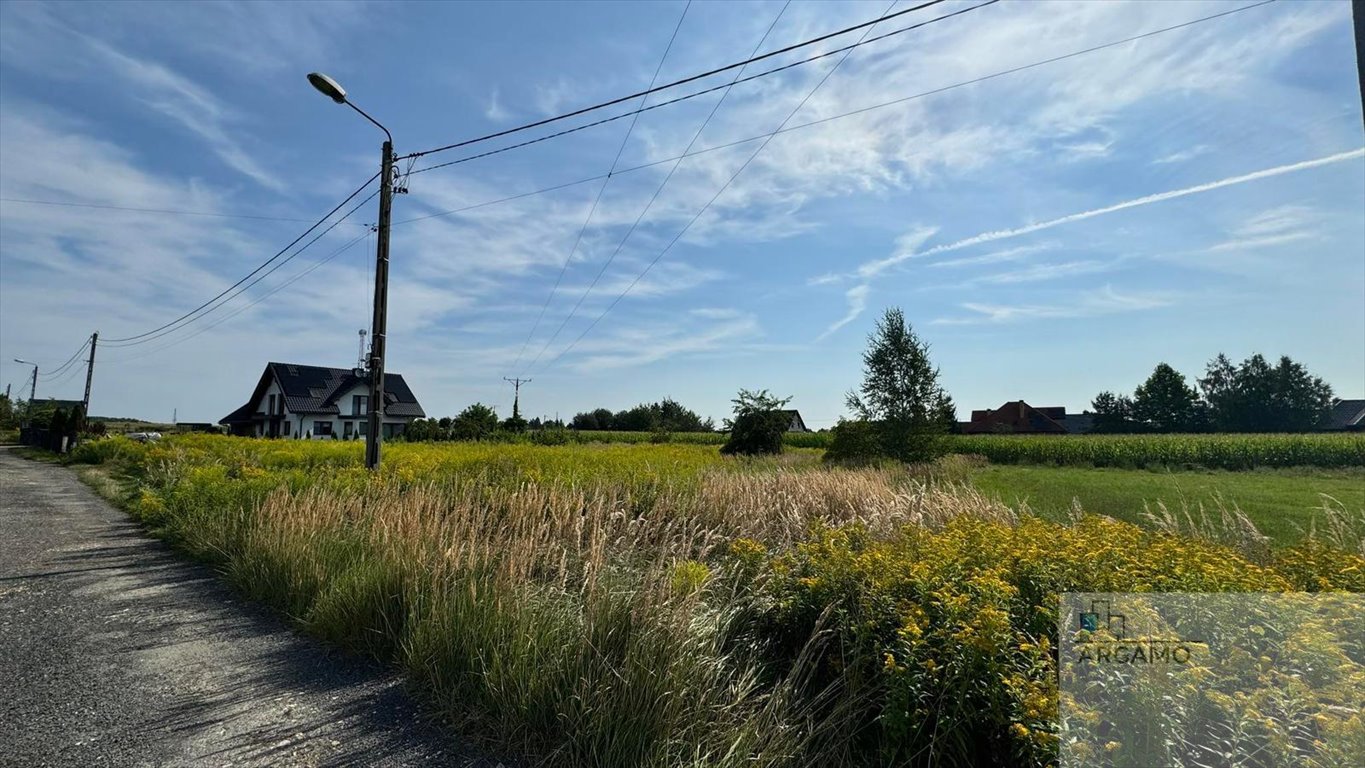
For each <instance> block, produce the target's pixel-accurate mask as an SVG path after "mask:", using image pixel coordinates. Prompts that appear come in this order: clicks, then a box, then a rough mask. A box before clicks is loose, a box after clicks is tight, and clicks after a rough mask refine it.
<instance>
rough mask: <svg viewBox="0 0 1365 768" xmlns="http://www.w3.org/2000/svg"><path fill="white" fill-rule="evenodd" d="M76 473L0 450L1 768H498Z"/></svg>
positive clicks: (367, 671) (371, 668) (386, 678)
mask: <svg viewBox="0 0 1365 768" xmlns="http://www.w3.org/2000/svg"><path fill="white" fill-rule="evenodd" d="M469 755H470V753H469V751H468V750H467V749H465V748H463V747H461V745H460V744H458V743H456V742H454V741H453V740H451V739H450V738H449V737H448V736H447V735H445V732H444V731H443V730H442V729H441V728H439V727H436V726H432V725H430V724H428V723H427V721H426V720H425V719H424V718H422V717H421V715H420V713H419V710H418V708H417V706H416V705H415V704H414V703H413V702H412V701H410V700H409V698H408V697H407V695H406V694H405V693H404V691H403V688H402V685H401V683H400V682H399V681H398V680H397V679H396V677H395V676H394V675H393V673H392V672H390V671H387V670H385V669H383V668H382V667H380V666H378V665H376V664H374V663H372V662H369V661H367V660H364V659H358V658H355V657H352V656H349V655H346V654H343V653H340V652H337V651H333V650H329V649H328V648H326V647H325V646H323V645H321V644H319V643H317V642H315V641H313V640H310V639H308V638H305V637H303V636H300V635H298V634H296V633H295V632H293V631H291V630H290V628H289V627H288V626H286V625H285V623H284V622H283V620H282V619H280V618H279V617H276V616H273V615H271V614H269V613H267V612H265V611H263V610H261V609H259V608H257V607H255V606H253V605H250V604H245V603H243V601H242V600H240V599H239V598H238V597H237V596H236V595H234V594H233V593H232V592H231V591H230V590H229V589H228V588H227V587H226V586H225V585H224V584H223V583H222V582H221V581H219V580H218V579H217V577H216V576H215V575H214V573H213V572H212V571H211V570H209V569H207V568H205V567H202V566H199V565H195V564H191V563H187V562H185V561H183V560H181V559H180V558H179V557H177V556H176V555H175V554H174V553H173V552H171V551H170V550H169V548H168V547H167V546H165V545H164V544H162V543H161V542H158V541H156V540H153V539H149V538H147V537H146V536H144V535H143V534H142V532H141V530H140V529H139V528H138V527H137V526H136V525H135V524H133V523H132V522H130V521H129V520H128V518H127V516H126V515H124V514H123V513H122V512H120V511H118V510H117V509H114V508H113V507H111V506H109V505H108V504H106V503H105V502H103V501H102V500H100V499H99V498H98V497H97V496H96V495H95V494H94V492H92V491H91V490H90V489H89V488H87V487H86V486H85V485H84V484H83V483H81V482H80V480H79V479H77V477H76V476H75V474H73V473H72V472H71V471H69V470H66V469H63V468H60V467H55V466H50V465H45V464H39V463H35V462H31V461H27V460H24V459H21V458H19V457H17V456H13V455H11V454H10V452H9V450H7V449H0V765H3V766H25V767H26V768H30V767H31V768H40V767H41V766H229V765H231V766H344V765H363V766H407V765H459V766H493V765H496V763H491V762H488V761H482V760H477V759H474V758H471V757H470V756H469Z"/></svg>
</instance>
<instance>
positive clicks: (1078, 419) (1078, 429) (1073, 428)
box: [1056, 413, 1095, 435]
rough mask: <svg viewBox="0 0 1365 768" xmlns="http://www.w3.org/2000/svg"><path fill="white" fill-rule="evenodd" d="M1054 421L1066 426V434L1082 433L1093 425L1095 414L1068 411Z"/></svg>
mask: <svg viewBox="0 0 1365 768" xmlns="http://www.w3.org/2000/svg"><path fill="white" fill-rule="evenodd" d="M1056 421H1057V423H1058V424H1061V425H1062V426H1064V427H1066V431H1067V434H1071V435H1083V434H1085V433H1086V432H1089V431H1090V430H1091V429H1093V428H1094V427H1095V414H1093V413H1068V414H1065V415H1064V417H1063V418H1060V419H1057V420H1056Z"/></svg>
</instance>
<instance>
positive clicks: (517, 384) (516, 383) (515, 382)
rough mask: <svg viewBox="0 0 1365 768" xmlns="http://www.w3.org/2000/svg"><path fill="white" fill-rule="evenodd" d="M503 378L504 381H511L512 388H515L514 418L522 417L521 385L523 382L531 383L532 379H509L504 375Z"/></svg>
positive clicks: (513, 398)
mask: <svg viewBox="0 0 1365 768" xmlns="http://www.w3.org/2000/svg"><path fill="white" fill-rule="evenodd" d="M502 380H503V381H506V382H508V383H510V384H511V385H512V389H513V393H512V418H514V419H516V418H520V417H521V385H522V384H530V383H531V380H530V379H509V378H507V377H506V376H503V377H502Z"/></svg>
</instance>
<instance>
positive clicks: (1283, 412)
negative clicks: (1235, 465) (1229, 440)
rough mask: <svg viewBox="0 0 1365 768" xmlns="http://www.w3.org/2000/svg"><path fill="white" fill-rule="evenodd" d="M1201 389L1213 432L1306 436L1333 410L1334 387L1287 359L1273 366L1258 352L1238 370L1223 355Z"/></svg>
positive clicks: (1211, 365)
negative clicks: (1295, 434) (1295, 433)
mask: <svg viewBox="0 0 1365 768" xmlns="http://www.w3.org/2000/svg"><path fill="white" fill-rule="evenodd" d="M1199 387H1200V389H1201V390H1202V391H1203V393H1204V399H1205V400H1206V401H1207V402H1208V405H1209V416H1210V419H1211V421H1212V423H1213V427H1214V429H1216V430H1218V431H1222V432H1304V431H1308V430H1311V429H1314V428H1316V427H1317V426H1318V425H1319V424H1321V423H1322V420H1323V419H1324V418H1326V416H1327V413H1328V412H1329V411H1330V410H1331V408H1332V388H1331V387H1330V386H1328V384H1327V383H1326V382H1324V381H1323V380H1322V379H1320V378H1318V377H1316V376H1313V375H1312V374H1311V373H1309V372H1308V370H1307V368H1305V367H1304V366H1303V365H1302V364H1300V363H1297V362H1295V361H1293V360H1291V359H1290V358H1289V357H1281V358H1280V359H1279V362H1278V363H1277V364H1275V365H1273V366H1272V365H1271V364H1270V363H1269V362H1268V361H1267V360H1266V359H1265V358H1264V357H1263V356H1261V355H1259V354H1256V355H1252V356H1251V357H1249V358H1247V359H1246V360H1243V361H1242V363H1241V364H1240V365H1237V366H1234V365H1233V364H1232V361H1231V360H1229V359H1228V357H1227V355H1223V354H1219V355H1218V356H1217V357H1215V358H1214V359H1213V360H1211V361H1209V364H1208V366H1207V368H1206V369H1205V372H1204V377H1203V378H1201V379H1200V380H1199Z"/></svg>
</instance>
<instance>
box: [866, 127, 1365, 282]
mask: <svg viewBox="0 0 1365 768" xmlns="http://www.w3.org/2000/svg"><path fill="white" fill-rule="evenodd" d="M1359 157H1365V147H1362V148H1361V149H1353V150H1351V151H1350V152H1339V153H1337V154H1335V155H1327V156H1326V157H1319V158H1317V159H1314V160H1304V161H1303V162H1299V163H1290V164H1289V165H1280V166H1276V167H1274V168H1266V169H1265V170H1261V171H1253V172H1252V173H1247V174H1243V175H1241V176H1232V177H1229V178H1226V179H1220V180H1218V181H1211V182H1209V183H1207V184H1199V185H1197V186H1193V187H1186V188H1184V189H1173V190H1171V191H1169V192H1158V193H1156V194H1154V195H1147V196H1146V197H1138V198H1134V199H1132V200H1125V201H1124V202H1122V203H1115V204H1113V205H1107V206H1105V207H1103V208H1095V209H1094V210H1090V211H1082V212H1080V213H1073V214H1070V215H1067V216H1062V217H1061V218H1057V219H1050V220H1048V221H1040V222H1038V223H1037V224H1028V225H1026V226H1022V227H1015V228H1014V229H998V230H995V231H994V232H983V233H981V234H979V235H973V236H971V237H968V238H966V239H963V240H958V241H957V242H955V243H948V244H946V245H936V246H934V247H933V248H930V249H929V250H927V251H921V252H919V253H898V254H895V255H894V256H890V257H887V258H885V259H881V260H879V261H870V262H868V263H866V264H864V265H862V266H861V267H859V268H858V272H857V275H856V276H857V277H861V278H864V279H866V278H870V277H874V276H876V275H879V274H881V273H882V272H884V271H886V270H887V269H889V268H890V267H893V266H895V265H897V264H899V263H901V262H903V261H907V260H909V259H920V258H924V257H925V256H933V255H935V254H939V253H945V252H947V251H956V250H958V249H959V248H966V247H968V246H972V245H978V244H980V243H990V242H994V241H996V240H1005V239H1008V238H1011V237H1018V236H1020V235H1028V234H1032V233H1034V232H1040V231H1042V230H1044V229H1052V228H1053V227H1059V226H1061V225H1063V224H1070V223H1071V222H1073V221H1084V220H1085V219H1093V218H1094V217H1096V216H1103V215H1104V214H1106V213H1114V212H1115V211H1123V210H1127V209H1129V208H1137V207H1138V206H1141V205H1148V204H1151V203H1160V202H1163V201H1165V200H1174V199H1175V198H1177V197H1185V196H1187V195H1197V194H1199V193H1200V192H1209V191H1211V190H1215V189H1221V188H1223V187H1230V186H1233V185H1234V184H1244V183H1246V182H1248V181H1257V180H1260V179H1268V178H1270V177H1271V176H1279V175H1280V174H1284V173H1293V172H1294V171H1305V170H1308V169H1309V168H1317V167H1319V166H1323V165H1331V164H1332V163H1339V162H1342V161H1343V160H1352V159H1355V158H1359Z"/></svg>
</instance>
